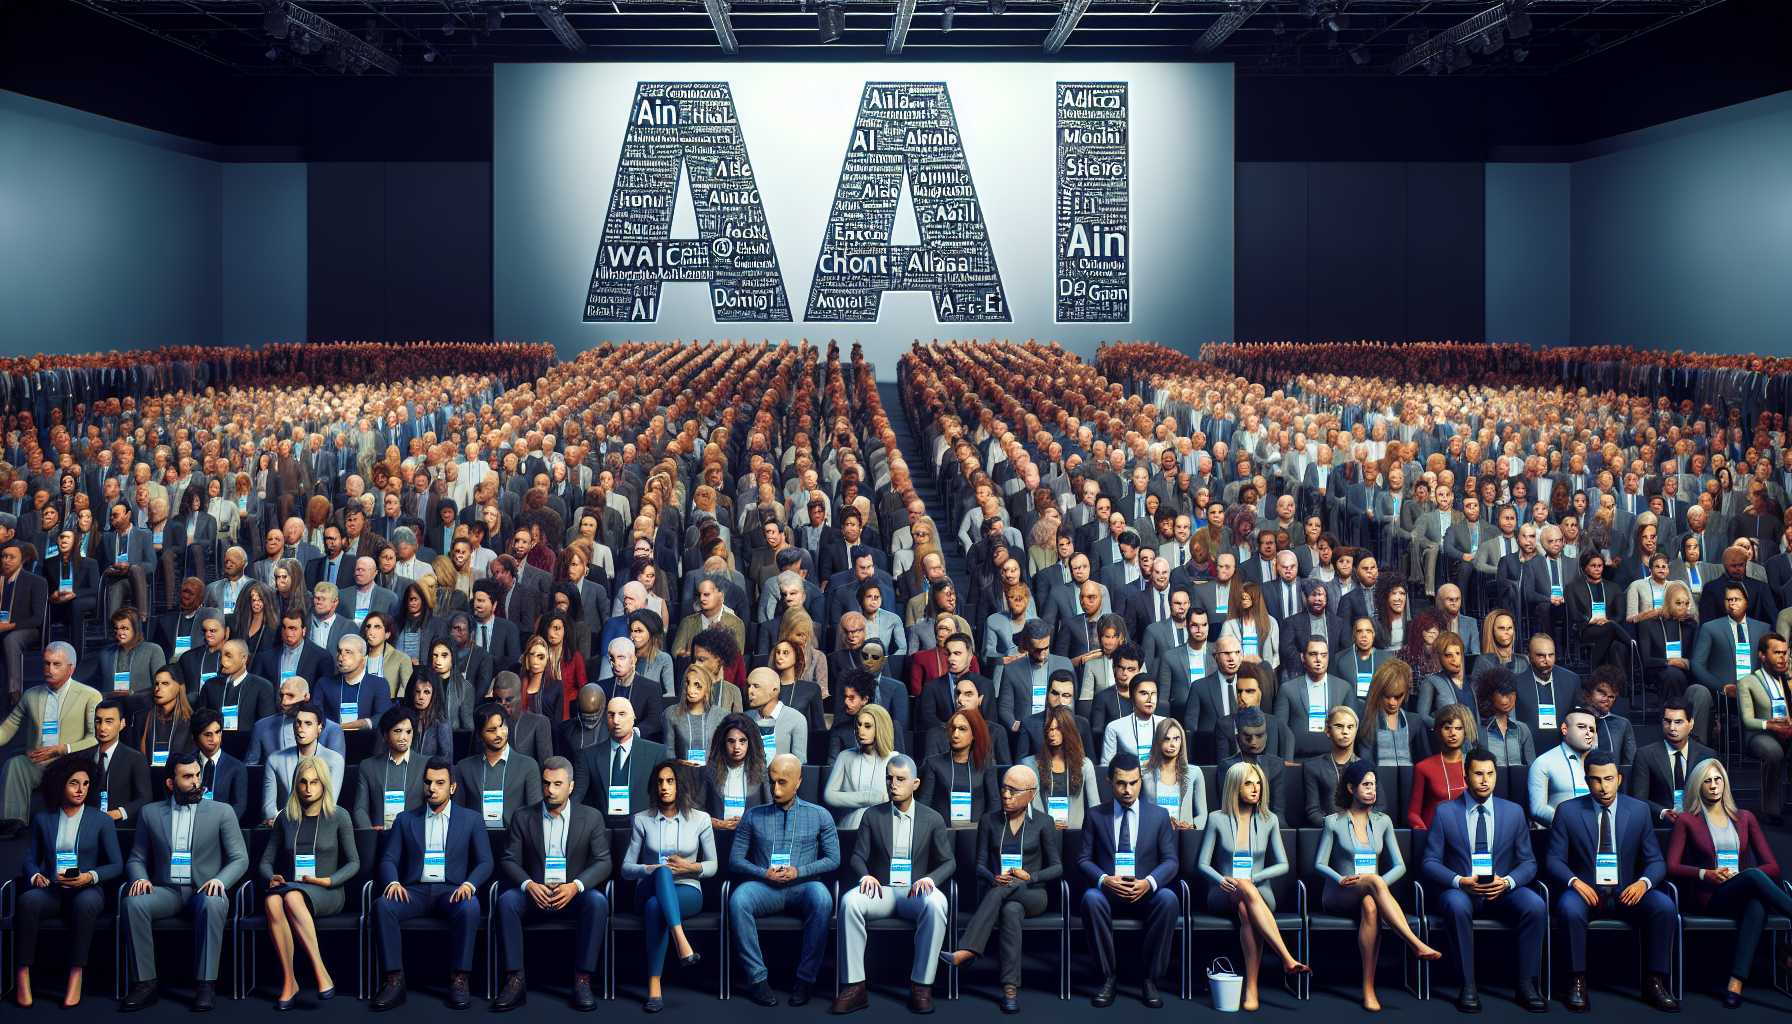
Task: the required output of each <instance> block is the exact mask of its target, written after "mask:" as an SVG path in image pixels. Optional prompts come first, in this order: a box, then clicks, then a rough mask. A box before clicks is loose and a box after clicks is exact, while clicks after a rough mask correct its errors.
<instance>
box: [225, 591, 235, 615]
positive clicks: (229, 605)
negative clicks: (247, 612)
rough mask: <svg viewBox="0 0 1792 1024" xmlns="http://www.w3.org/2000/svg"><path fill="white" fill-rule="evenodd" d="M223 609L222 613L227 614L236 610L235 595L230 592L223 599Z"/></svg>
mask: <svg viewBox="0 0 1792 1024" xmlns="http://www.w3.org/2000/svg"><path fill="white" fill-rule="evenodd" d="M223 610H224V614H226V615H229V614H231V613H232V612H234V611H236V595H234V594H232V595H230V596H228V597H226V598H225V599H224V609H223Z"/></svg>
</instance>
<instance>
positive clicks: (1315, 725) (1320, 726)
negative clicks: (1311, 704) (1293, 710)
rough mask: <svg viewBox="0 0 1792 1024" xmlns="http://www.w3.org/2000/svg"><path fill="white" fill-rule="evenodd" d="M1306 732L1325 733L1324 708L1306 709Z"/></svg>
mask: <svg viewBox="0 0 1792 1024" xmlns="http://www.w3.org/2000/svg"><path fill="white" fill-rule="evenodd" d="M1307 731H1308V732H1324V731H1325V709H1324V708H1308V709H1307Z"/></svg>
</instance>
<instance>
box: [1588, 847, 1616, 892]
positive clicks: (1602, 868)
mask: <svg viewBox="0 0 1792 1024" xmlns="http://www.w3.org/2000/svg"><path fill="white" fill-rule="evenodd" d="M1593 884H1594V885H1617V884H1618V855H1617V854H1615V853H1596V854H1594V855H1593Z"/></svg>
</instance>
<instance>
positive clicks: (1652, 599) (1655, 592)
mask: <svg viewBox="0 0 1792 1024" xmlns="http://www.w3.org/2000/svg"><path fill="white" fill-rule="evenodd" d="M1664 597H1665V592H1664V591H1663V590H1661V589H1660V588H1658V587H1650V588H1649V604H1650V605H1651V606H1652V607H1655V608H1660V607H1661V603H1662V600H1663V598H1664Z"/></svg>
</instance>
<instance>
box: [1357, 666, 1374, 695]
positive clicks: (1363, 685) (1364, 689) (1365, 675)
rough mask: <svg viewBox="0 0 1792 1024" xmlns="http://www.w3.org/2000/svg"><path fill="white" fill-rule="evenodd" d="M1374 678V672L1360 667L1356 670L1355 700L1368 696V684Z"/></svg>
mask: <svg viewBox="0 0 1792 1024" xmlns="http://www.w3.org/2000/svg"><path fill="white" fill-rule="evenodd" d="M1374 679H1375V673H1373V672H1364V671H1363V670H1362V669H1360V668H1359V669H1357V670H1356V699H1357V700H1362V699H1364V698H1366V697H1368V696H1369V684H1370V683H1371V682H1372V681H1374Z"/></svg>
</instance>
